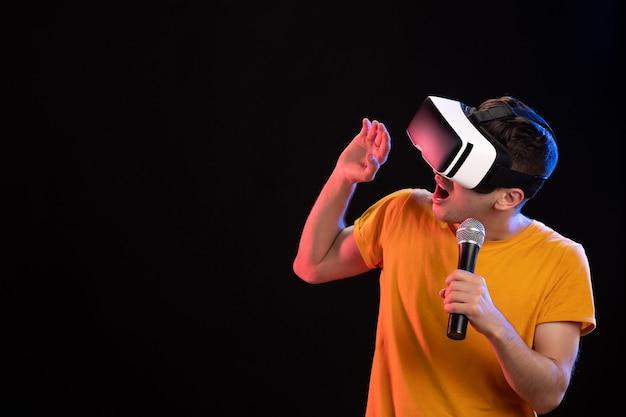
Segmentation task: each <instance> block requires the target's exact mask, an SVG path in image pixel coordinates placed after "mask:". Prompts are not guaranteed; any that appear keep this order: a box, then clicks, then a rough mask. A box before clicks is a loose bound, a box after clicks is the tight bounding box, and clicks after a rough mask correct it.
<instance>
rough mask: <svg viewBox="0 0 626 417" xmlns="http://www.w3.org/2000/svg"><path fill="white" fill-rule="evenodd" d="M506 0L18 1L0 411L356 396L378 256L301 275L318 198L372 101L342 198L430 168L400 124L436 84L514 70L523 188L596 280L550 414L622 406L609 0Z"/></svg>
mask: <svg viewBox="0 0 626 417" xmlns="http://www.w3.org/2000/svg"><path fill="white" fill-rule="evenodd" d="M500 3H501V2H500ZM505 3H506V4H504V3H503V4H501V5H498V2H494V3H493V4H491V3H490V2H484V3H480V2H458V4H455V2H437V1H423V2H419V3H414V4H410V5H409V4H407V5H401V4H400V2H395V1H388V2H384V3H383V2H380V3H379V4H371V3H360V4H359V5H357V6H348V5H345V6H341V5H340V3H337V2H324V1H322V2H309V3H306V4H300V3H298V2H288V1H282V2H272V3H265V2H261V3H259V4H255V5H243V4H238V3H235V2H232V3H228V2H222V1H219V2H217V3H215V2H213V3H209V2H185V1H179V2H171V3H169V4H166V3H162V2H158V3H155V2H134V3H131V2H127V3H120V4H111V3H102V2H101V3H95V4H94V3H92V2H83V3H77V4H73V5H68V4H65V5H59V4H55V3H41V4H40V3H37V2H22V3H21V4H20V6H21V7H19V10H11V11H7V12H6V13H5V14H4V19H3V20H4V21H5V23H6V25H10V26H11V27H12V30H7V31H6V39H8V40H9V42H8V48H7V49H6V51H7V52H8V53H7V54H6V55H5V58H6V61H5V62H6V63H7V64H10V65H8V66H9V67H11V68H15V69H17V71H16V72H15V73H14V74H12V76H11V77H7V78H6V79H5V90H6V91H7V92H8V93H10V94H8V95H5V97H9V98H10V99H7V100H6V104H8V107H9V108H8V109H7V111H6V112H5V117H6V123H5V127H7V130H6V132H5V134H4V135H3V139H2V142H3V152H2V157H3V163H2V166H3V167H4V170H3V171H4V175H3V184H4V187H3V189H4V195H5V198H4V206H5V209H6V210H7V214H5V217H4V219H5V222H4V224H5V228H4V229H5V233H3V236H4V238H5V239H4V241H5V250H4V253H3V255H4V256H3V258H4V262H3V264H4V268H3V273H2V279H1V283H2V284H1V285H2V289H1V291H0V297H1V301H0V303H1V306H2V331H1V338H2V339H1V340H2V346H3V350H4V352H5V354H4V355H3V357H4V360H3V364H2V367H1V372H0V375H1V377H0V378H1V379H0V380H1V381H2V391H1V394H0V395H1V401H0V408H2V413H3V415H7V416H8V415H11V416H31V415H35V414H36V413H40V412H53V411H54V412H59V413H61V414H63V415H80V416H88V415H94V416H96V415H97V416H142V415H155V414H164V415H172V416H173V415H176V416H183V415H188V416H192V415H193V416H196V415H219V416H257V415H258V416H261V415H263V416H265V415H279V414H280V415H283V414H284V415H291V416H343V417H350V416H361V415H362V413H363V410H364V404H365V395H366V389H367V379H368V372H369V361H370V359H371V352H372V344H373V337H374V330H375V321H376V314H377V296H378V294H377V281H376V279H377V276H376V274H375V273H370V274H366V275H364V276H361V277H357V278H352V279H347V280H344V281H341V282H335V283H331V284H327V285H321V286H311V285H307V284H305V283H303V282H301V281H300V280H299V279H298V278H297V277H296V276H295V275H294V274H293V272H292V270H291V262H292V259H293V256H294V254H295V251H296V247H297V242H298V238H299V233H300V230H301V227H302V225H303V223H304V220H305V218H306V215H307V213H308V210H309V209H310V207H311V205H312V204H313V202H314V199H315V197H316V196H317V193H318V191H319V190H320V188H321V186H322V185H323V183H324V181H325V179H326V177H327V175H328V174H329V172H330V170H331V169H332V166H333V164H334V161H335V159H336V158H337V156H338V155H339V152H340V151H341V150H342V149H343V147H344V146H345V145H346V144H347V143H348V141H349V140H350V139H351V138H352V137H353V136H354V134H356V132H357V131H358V130H359V128H360V120H361V118H362V117H370V118H377V119H379V120H382V121H383V122H385V123H386V124H387V126H388V128H389V130H390V132H391V134H392V138H393V149H392V151H391V155H390V158H389V161H388V163H387V164H386V165H385V166H384V167H383V168H382V169H381V171H380V173H379V175H378V177H377V180H376V181H375V182H374V183H370V184H364V185H362V186H361V187H360V188H359V189H358V191H357V194H356V196H355V198H354V201H353V205H352V207H351V209H350V212H349V219H348V220H349V221H351V220H352V219H354V217H355V216H357V215H358V213H359V212H360V211H361V210H363V209H364V208H365V207H366V206H367V205H368V204H370V203H372V202H373V201H374V200H375V199H377V198H378V197H381V196H382V195H384V194H386V193H387V192H390V191H392V190H395V189H397V188H401V187H407V186H411V187H412V186H423V187H431V186H432V184H433V180H432V175H431V174H430V173H429V171H428V170H427V169H426V167H425V164H424V163H423V162H421V160H420V159H419V156H418V154H417V153H416V151H415V150H414V149H412V148H411V147H410V146H409V143H408V140H407V138H406V136H405V133H404V129H405V127H406V125H407V123H408V121H409V120H410V117H411V116H412V115H413V112H414V111H415V110H416V108H417V106H418V104H419V103H420V102H421V100H423V98H424V97H425V96H426V95H428V94H440V95H447V96H451V97H455V98H458V99H460V100H462V101H465V102H467V103H468V104H472V105H476V104H478V103H480V101H482V100H484V99H485V98H488V97H492V96H498V95H501V94H504V93H510V94H513V95H515V96H517V97H518V98H520V99H522V100H523V101H525V102H527V103H529V104H531V105H533V106H534V107H535V108H536V109H537V110H539V112H540V113H541V114H542V115H543V116H545V117H546V118H547V119H548V120H549V121H550V123H551V124H552V126H553V128H554V129H555V131H556V132H557V139H558V141H559V144H560V151H561V161H560V164H559V166H558V167H557V170H556V171H555V173H554V175H553V178H552V179H551V180H550V181H549V182H548V184H547V185H546V186H545V188H544V190H543V191H542V192H541V194H540V195H539V196H538V198H537V199H536V201H532V202H531V203H529V204H528V206H527V210H526V211H527V213H528V214H529V215H531V216H533V217H536V218H537V219H539V220H541V221H544V222H546V223H548V224H549V225H551V226H553V227H554V228H555V229H557V230H559V231H560V232H562V233H563V234H565V235H567V236H570V237H572V238H573V239H575V240H577V241H580V242H581V243H583V245H585V247H586V248H587V251H588V254H589V257H590V262H591V268H592V273H593V279H594V286H595V291H596V297H597V300H596V301H597V316H598V328H597V330H596V331H595V332H594V333H592V334H590V335H589V336H586V337H585V338H584V339H583V342H582V353H581V358H580V360H579V363H578V366H577V369H576V371H575V374H574V378H573V381H572V385H571V389H570V391H569V392H568V394H567V396H566V398H565V400H564V402H563V404H562V405H561V407H560V408H559V409H558V410H556V411H555V412H553V413H552V415H555V416H565V415H572V414H575V413H576V414H578V413H581V414H591V413H593V414H594V415H595V410H597V409H598V408H599V407H603V408H604V407H606V408H613V407H617V405H618V401H619V402H621V401H620V400H621V398H620V395H621V394H622V393H623V382H622V380H621V377H620V375H622V374H623V360H622V358H621V356H620V354H621V353H622V352H621V351H618V346H619V345H618V343H617V341H616V340H614V339H616V338H617V337H618V336H620V335H621V325H620V324H619V323H620V322H621V320H620V319H619V317H620V316H621V313H620V310H621V308H622V306H623V303H622V302H621V300H622V299H623V292H624V287H623V280H624V278H623V273H622V268H621V267H622V262H619V263H618V262H617V261H618V259H619V257H620V256H621V255H620V254H622V253H623V251H624V244H623V239H621V236H622V235H623V231H624V225H623V220H622V215H623V210H624V192H623V187H624V185H623V179H622V178H623V161H622V158H623V155H624V147H623V133H622V131H621V130H620V129H621V127H622V126H621V120H622V115H621V111H622V110H621V108H620V107H619V106H621V104H622V103H621V101H622V97H621V94H623V84H622V75H621V74H622V73H623V68H622V70H621V71H620V68H619V65H620V64H619V62H618V55H619V54H620V53H622V50H621V47H622V45H621V44H620V43H619V41H618V39H619V31H620V30H621V27H620V25H621V24H622V23H623V22H622V16H621V10H620V6H621V4H619V2H618V1H617V0H613V1H598V2H592V3H590V2H571V1H555V2H505ZM535 3H536V4H535ZM15 23H17V24H15ZM13 24H15V25H13ZM5 27H9V26H5ZM8 127H11V128H12V129H11V130H9V129H8ZM9 132H10V133H9ZM613 376H615V378H613ZM469 377H470V378H471V376H469ZM609 381H611V382H609Z"/></svg>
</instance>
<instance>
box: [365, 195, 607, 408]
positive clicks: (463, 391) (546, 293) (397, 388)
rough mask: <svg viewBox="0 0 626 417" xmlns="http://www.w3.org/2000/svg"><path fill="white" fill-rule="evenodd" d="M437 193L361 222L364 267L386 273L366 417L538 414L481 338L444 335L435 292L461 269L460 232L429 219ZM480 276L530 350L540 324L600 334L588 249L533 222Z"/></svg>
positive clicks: (481, 263) (493, 245)
mask: <svg viewBox="0 0 626 417" xmlns="http://www.w3.org/2000/svg"><path fill="white" fill-rule="evenodd" d="M431 195H432V194H431V193H430V192H428V191H426V190H421V189H404V190H399V191H396V192H394V193H392V194H390V195H388V196H386V197H384V198H382V199H381V200H379V201H378V202H377V203H376V204H374V205H373V206H372V207H370V208H369V209H368V210H367V211H365V213H363V215H362V216H361V217H360V218H358V219H357V220H356V221H355V224H354V226H355V227H354V236H355V239H356V242H357V245H358V247H359V249H360V251H361V254H362V255H363V258H364V260H365V262H366V263H367V265H369V266H370V267H372V268H380V306H379V315H378V324H377V330H376V348H375V352H374V358H373V362H372V370H371V377H370V388H369V394H368V404H367V414H366V415H367V416H368V417H394V416H396V417H413V416H415V417H417V416H424V417H432V416H437V417H443V416H454V417H462V416H471V417H478V416H487V415H489V416H499V417H504V416H535V415H536V413H535V412H534V411H533V410H532V409H531V408H530V407H529V405H528V404H527V403H526V402H524V401H523V400H522V399H521V398H520V397H519V396H518V395H517V394H516V393H515V392H514V391H513V390H512V389H511V388H510V387H509V385H508V383H507V381H506V380H505V378H504V375H503V373H502V370H501V368H500V365H499V363H498V361H497V359H496V357H495V354H494V352H493V350H492V348H491V346H490V345H489V343H488V342H487V340H486V338H485V337H483V336H482V335H481V334H479V333H477V332H475V331H473V329H472V327H471V325H470V326H468V328H467V334H466V337H465V339H464V340H452V339H450V338H448V337H447V335H446V330H447V324H448V316H449V315H448V314H447V313H445V312H444V311H443V300H442V299H441V298H440V297H439V294H438V293H439V290H440V289H442V288H444V287H445V283H444V280H445V278H446V276H447V275H448V274H449V273H450V272H451V271H452V270H454V269H456V268H457V264H458V255H459V253H458V243H457V241H456V236H455V232H456V231H455V229H454V226H451V225H449V224H447V223H444V222H441V221H439V220H437V219H436V218H435V217H434V215H433V213H432V203H431ZM475 273H476V274H479V275H481V276H483V277H484V278H485V280H486V281H487V285H488V287H489V292H490V295H491V298H492V300H493V302H494V303H495V305H496V306H497V307H498V308H499V309H500V311H502V313H503V314H504V315H505V316H506V317H507V319H508V320H509V321H510V323H511V324H512V325H513V327H514V328H515V329H516V330H517V332H518V333H519V334H520V336H521V337H522V339H524V341H525V342H526V344H527V345H528V346H529V347H532V346H533V338H534V332H535V327H536V326H537V325H538V324H540V323H546V322H555V321H574V322H580V323H581V334H582V335H584V334H587V333H589V332H590V331H592V330H593V329H594V327H595V310H594V299H593V292H592V285H591V277H590V270H589V264H588V259H587V257H586V254H585V251H584V249H583V247H582V246H581V245H580V244H578V243H576V242H574V241H572V240H570V239H568V238H565V237H564V236H562V235H560V234H558V233H557V232H555V231H554V230H552V229H550V228H548V227H547V226H546V225H544V224H543V223H541V222H539V221H536V220H533V222H532V223H531V224H530V226H528V227H527V228H526V229H525V230H524V231H522V232H521V233H519V234H517V235H515V236H513V237H512V238H510V239H506V240H501V241H486V242H484V243H483V245H482V246H481V248H480V250H479V253H478V255H477V258H476V266H475Z"/></svg>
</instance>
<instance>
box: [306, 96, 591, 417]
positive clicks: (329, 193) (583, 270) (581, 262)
mask: <svg viewBox="0 0 626 417" xmlns="http://www.w3.org/2000/svg"><path fill="white" fill-rule="evenodd" d="M407 133H408V135H409V138H410V139H411V141H412V142H413V144H414V145H415V146H416V147H417V148H418V150H419V151H420V152H421V155H422V157H423V158H424V159H425V160H426V162H428V163H429V165H430V166H431V167H432V168H433V172H434V177H435V182H436V186H435V190H434V191H433V192H430V191H427V190H424V189H402V190H398V191H396V192H393V193H391V194H389V195H387V196H385V197H383V198H382V199H380V200H379V201H378V202H376V203H375V204H373V205H372V206H371V207H370V208H369V209H367V210H366V211H365V212H364V213H363V214H362V215H361V216H360V217H359V218H358V219H357V220H356V221H355V222H354V225H351V226H347V225H346V224H345V221H344V217H345V213H346V210H347V207H348V204H349V202H350V200H351V198H352V196H353V193H354V191H355V188H356V186H357V184H358V183H361V182H368V181H372V180H373V179H374V177H375V176H376V174H377V172H378V169H379V168H380V166H381V165H382V164H384V163H385V162H386V161H387V158H388V155H389V151H390V149H391V138H390V135H389V132H388V131H387V129H386V127H385V125H384V124H382V123H380V122H378V121H376V120H373V121H370V120H368V119H363V122H362V128H361V131H360V132H359V133H358V134H357V135H356V136H355V137H354V139H353V140H352V142H350V143H349V144H348V146H347V147H346V148H345V149H344V151H343V152H342V153H341V155H340V157H339V159H338V161H337V163H336V166H335V168H334V170H333V171H332V173H331V175H330V177H329V179H328V180H327V182H326V184H325V185H324V187H323V189H322V191H321V193H320V195H319V197H318V198H317V200H316V202H315V204H314V205H313V208H312V210H311V212H310V214H309V216H308V218H307V220H306V222H305V225H304V229H303V231H302V236H301V239H300V243H299V248H298V253H297V255H296V258H295V260H294V264H293V269H294V272H295V273H296V274H297V275H298V276H299V277H300V278H301V279H303V280H304V281H306V282H309V283H324V282H329V281H333V280H337V279H341V278H346V277H352V276H355V275H359V274H361V273H364V272H366V271H368V270H371V269H374V268H379V269H380V305H379V316H378V324H377V332H376V346H375V352H374V358H373V363H372V369H371V377H370V387H369V394H368V403H367V412H366V415H367V416H368V417H374V416H376V417H394V416H397V417H408V416H429V417H431V416H455V417H460V416H472V417H476V416H486V415H489V416H498V417H504V416H535V415H536V414H537V413H539V414H545V413H547V412H550V411H552V410H554V409H555V408H556V407H557V406H558V405H559V404H560V403H561V401H562V399H563V396H564V394H565V392H566V390H567V388H568V386H569V383H570V378H571V374H572V370H573V368H574V365H575V362H576V359H577V356H578V348H579V341H580V337H581V336H582V335H585V334H587V333H589V332H591V331H592V330H593V329H594V328H595V310H594V299H593V292H592V285H591V277H590V270H589V264H588V260H587V257H586V254H585V251H584V249H583V247H582V246H581V245H580V244H578V243H577V242H574V241H572V240H570V239H568V238H566V237H564V236H562V235H561V234H559V233H558V232H556V231H555V230H553V229H551V228H549V227H548V226H546V225H545V224H543V223H541V222H539V221H537V220H533V219H530V218H528V217H527V216H526V215H525V214H523V213H522V208H523V206H524V204H525V203H526V201H528V200H529V199H530V198H532V197H534V195H535V193H537V191H538V190H539V189H540V188H541V186H542V185H543V183H544V182H545V181H546V180H547V178H548V177H549V176H550V174H551V173H552V171H553V170H554V168H555V166H556V163H557V159H558V152H557V146H556V143H555V139H554V133H553V132H552V129H551V128H550V126H549V125H548V124H547V123H546V122H545V120H543V118H541V117H540V116H539V115H538V114H537V113H536V112H535V111H534V110H533V109H532V108H530V107H528V106H526V105H525V104H524V103H522V102H521V101H519V100H517V99H515V98H513V97H510V96H503V97H499V98H495V99H489V100H486V101H485V102H484V103H482V104H481V105H480V106H479V108H478V109H476V108H471V107H469V106H466V105H464V104H463V103H461V102H458V101H456V100H451V99H448V98H443V97H437V96H429V97H427V98H426V100H425V101H424V103H423V104H422V105H421V106H420V108H419V110H418V112H417V114H416V115H415V117H414V119H413V120H412V122H411V124H410V126H409V128H408V129H407ZM466 220H469V221H470V222H471V226H470V228H471V229H474V230H471V231H470V232H471V233H474V235H472V239H470V240H473V242H471V244H470V246H469V248H470V249H473V250H474V255H473V259H471V260H470V261H472V262H470V263H471V264H472V265H471V267H461V258H462V257H464V258H467V257H468V256H469V257H472V255H468V253H470V252H464V253H463V254H461V251H462V249H461V248H462V247H464V248H465V249H464V250H466V251H467V250H468V247H467V246H464V245H465V242H461V239H460V238H459V236H458V235H459V233H460V232H462V231H459V230H457V229H458V228H459V225H460V224H467V222H466ZM476 233H478V234H477V235H476ZM462 243H463V244H462ZM477 248H480V253H479V254H478V252H476V250H477ZM465 261H467V259H465ZM474 263H475V268H474V265H473V264H474ZM453 317H454V318H455V319H457V318H461V319H466V320H468V321H469V326H467V328H466V330H465V329H463V330H462V335H458V334H457V335H454V334H451V331H450V329H449V327H448V326H449V322H452V318H453Z"/></svg>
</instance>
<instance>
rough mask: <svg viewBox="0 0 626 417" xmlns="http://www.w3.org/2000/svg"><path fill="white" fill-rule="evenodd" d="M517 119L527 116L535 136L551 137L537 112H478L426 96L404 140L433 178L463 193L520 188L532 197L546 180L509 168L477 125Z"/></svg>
mask: <svg viewBox="0 0 626 417" xmlns="http://www.w3.org/2000/svg"><path fill="white" fill-rule="evenodd" d="M516 116H523V117H526V118H527V119H528V120H529V121H531V122H532V123H534V124H535V125H536V126H537V127H538V128H539V129H540V131H541V130H543V129H545V130H547V131H548V132H549V133H550V134H552V135H553V136H554V134H553V132H552V129H550V127H549V125H548V124H547V123H546V122H545V120H543V119H542V118H541V117H540V116H539V115H537V114H536V113H532V115H531V114H530V113H529V112H527V111H525V110H522V109H513V108H511V107H510V106H509V105H507V104H503V105H501V106H497V107H493V108H490V109H487V110H482V111H477V110H476V109H475V108H473V107H470V106H467V105H465V104H463V103H461V102H459V101H456V100H451V99H448V98H443V97H437V96H428V97H427V98H426V100H424V102H423V103H422V104H421V106H420V107H419V109H418V111H417V113H416V114H415V116H414V117H413V119H412V120H411V123H410V124H409V127H408V128H407V134H408V135H409V139H411V142H413V145H415V147H416V148H417V149H418V150H419V151H420V152H421V154H422V157H423V158H424V160H425V161H426V162H427V163H428V164H429V165H430V166H431V167H432V168H433V169H434V170H435V171H437V172H438V173H440V174H441V175H443V176H445V177H446V178H449V179H450V180H452V181H454V182H456V183H458V184H460V185H461V186H463V187H465V188H469V189H472V190H474V191H477V192H480V193H488V192H491V191H493V190H494V189H495V188H496V187H507V188H521V189H523V190H524V194H525V197H526V198H532V197H534V195H535V194H536V193H537V191H539V189H540V188H541V187H542V186H543V184H544V182H545V181H546V180H547V177H544V176H536V175H528V174H524V173H522V172H519V171H514V170H512V169H511V157H510V155H509V153H508V151H507V150H506V148H505V147H504V145H502V144H501V143H500V142H499V141H498V140H496V139H495V138H493V137H492V136H491V135H490V134H489V133H488V132H486V131H485V130H484V129H483V127H482V125H483V124H485V123H487V122H490V121H493V120H500V119H508V118H513V117H516Z"/></svg>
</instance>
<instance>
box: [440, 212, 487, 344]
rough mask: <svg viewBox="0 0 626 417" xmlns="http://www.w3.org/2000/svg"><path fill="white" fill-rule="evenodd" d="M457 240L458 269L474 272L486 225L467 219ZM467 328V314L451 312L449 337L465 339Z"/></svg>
mask: <svg viewBox="0 0 626 417" xmlns="http://www.w3.org/2000/svg"><path fill="white" fill-rule="evenodd" d="M456 241H457V242H458V243H459V263H458V269H462V270H464V271H469V272H472V273H473V272H474V267H475V266H476V257H477V256H478V249H480V247H481V246H482V244H483V242H484V241H485V226H483V224H482V223H481V222H479V221H478V220H476V219H472V218H471V217H470V218H469V219H465V220H464V221H463V223H461V224H460V225H459V228H458V229H457V231H456ZM466 330H467V316H465V315H464V314H457V313H450V316H449V317H448V337H449V338H450V339H454V340H463V339H465V331H466Z"/></svg>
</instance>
